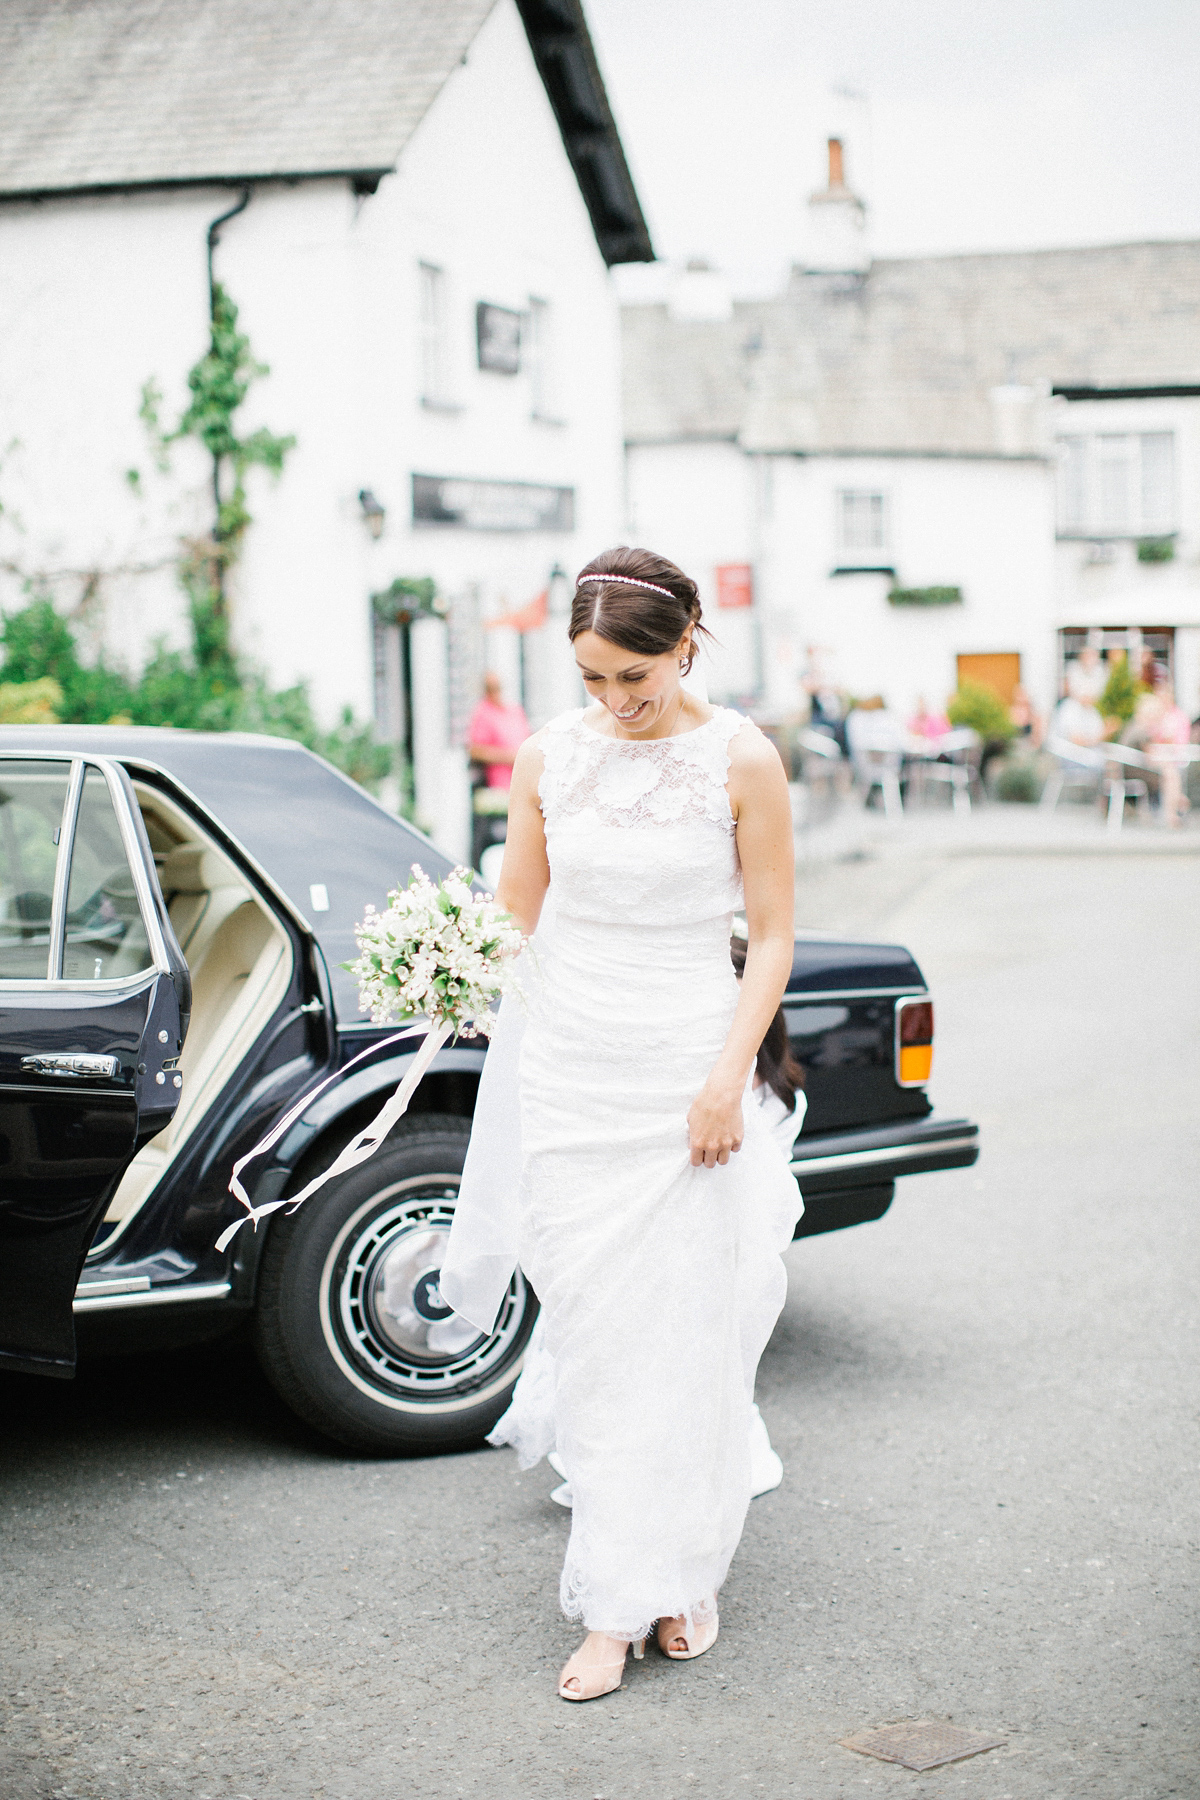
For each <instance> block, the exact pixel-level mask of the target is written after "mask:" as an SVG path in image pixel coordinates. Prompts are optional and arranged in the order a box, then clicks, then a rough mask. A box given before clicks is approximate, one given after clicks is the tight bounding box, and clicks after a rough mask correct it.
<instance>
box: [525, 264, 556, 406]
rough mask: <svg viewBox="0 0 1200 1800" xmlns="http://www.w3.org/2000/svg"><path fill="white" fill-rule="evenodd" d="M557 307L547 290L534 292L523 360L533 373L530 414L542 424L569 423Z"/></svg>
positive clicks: (528, 318)
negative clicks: (562, 392) (560, 380)
mask: <svg viewBox="0 0 1200 1800" xmlns="http://www.w3.org/2000/svg"><path fill="white" fill-rule="evenodd" d="M554 311H555V309H554V302H553V301H552V300H548V299H547V298H546V296H545V295H544V294H530V296H529V310H528V312H527V313H526V320H527V325H526V333H525V339H524V344H525V350H524V354H523V357H522V361H523V364H524V367H525V369H526V370H527V372H528V375H529V416H530V418H531V419H534V420H536V421H537V423H538V424H539V425H563V424H565V423H566V420H565V418H564V416H563V409H562V406H561V405H560V404H559V402H560V399H561V395H560V393H559V385H558V359H557V357H556V356H555V354H554V347H555V332H554Z"/></svg>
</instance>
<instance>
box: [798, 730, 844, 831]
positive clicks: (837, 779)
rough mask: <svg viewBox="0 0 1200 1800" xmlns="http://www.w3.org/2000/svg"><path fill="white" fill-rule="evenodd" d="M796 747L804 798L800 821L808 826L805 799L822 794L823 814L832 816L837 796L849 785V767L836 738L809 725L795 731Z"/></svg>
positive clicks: (808, 815) (808, 817)
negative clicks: (804, 807)
mask: <svg viewBox="0 0 1200 1800" xmlns="http://www.w3.org/2000/svg"><path fill="white" fill-rule="evenodd" d="M796 748H797V750H798V751H799V753H800V778H801V782H802V784H803V787H804V792H805V796H806V811H805V818H804V821H803V822H804V823H809V822H810V814H809V811H808V809H807V796H809V795H811V796H812V797H813V798H814V799H815V798H816V797H817V794H818V793H821V794H823V795H824V801H825V805H824V811H825V812H826V813H831V812H832V811H833V810H834V808H835V807H836V806H837V803H838V797H839V794H840V793H843V792H844V791H845V789H846V787H848V786H849V781H850V773H849V764H848V763H847V761H846V758H845V757H844V756H843V755H842V751H841V746H840V745H839V743H838V742H837V740H836V738H834V737H831V736H830V734H829V733H828V732H826V731H818V730H815V729H814V728H813V727H812V726H808V725H806V726H802V727H801V729H800V730H799V731H797V733H796Z"/></svg>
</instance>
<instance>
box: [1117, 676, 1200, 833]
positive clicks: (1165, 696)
mask: <svg viewBox="0 0 1200 1800" xmlns="http://www.w3.org/2000/svg"><path fill="white" fill-rule="evenodd" d="M1153 673H1154V686H1153V688H1152V689H1151V691H1150V692H1149V693H1148V694H1143V695H1142V696H1141V697H1140V699H1139V700H1138V703H1137V708H1136V710H1135V711H1134V715H1133V718H1132V719H1131V720H1130V721H1129V724H1128V725H1127V726H1126V728H1125V730H1124V731H1123V732H1122V733H1121V738H1122V742H1124V743H1129V744H1132V745H1133V746H1134V747H1135V748H1136V749H1139V750H1143V751H1144V752H1145V754H1146V756H1147V757H1148V758H1149V759H1150V761H1151V762H1152V763H1153V764H1154V765H1155V766H1156V768H1157V770H1158V785H1159V796H1160V802H1159V803H1160V806H1161V809H1162V818H1163V823H1164V824H1165V825H1169V826H1172V827H1176V826H1179V825H1181V824H1182V823H1183V815H1184V813H1185V812H1187V810H1188V808H1189V806H1190V804H1191V803H1190V801H1189V800H1188V799H1187V796H1186V795H1185V794H1184V791H1183V762H1182V759H1181V758H1180V757H1179V756H1178V755H1176V754H1174V752H1175V750H1176V748H1177V746H1179V745H1182V744H1186V743H1187V742H1188V740H1189V738H1190V737H1191V729H1192V728H1191V722H1190V720H1189V719H1188V716H1187V714H1186V713H1185V712H1184V710H1183V708H1182V707H1181V706H1177V705H1176V704H1175V688H1174V686H1173V684H1172V681H1171V677H1170V676H1169V675H1168V673H1167V671H1166V669H1164V668H1163V667H1162V665H1161V664H1157V665H1156V666H1155V669H1154V672H1153Z"/></svg>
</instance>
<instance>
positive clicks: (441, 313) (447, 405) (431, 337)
mask: <svg viewBox="0 0 1200 1800" xmlns="http://www.w3.org/2000/svg"><path fill="white" fill-rule="evenodd" d="M449 293H450V284H449V277H448V276H447V274H446V270H445V267H444V265H443V264H441V263H435V262H431V261H430V260H429V259H428V258H426V257H424V256H421V257H418V258H417V325H418V332H419V335H418V344H419V348H420V357H421V369H420V384H419V397H420V402H421V405H422V406H423V407H425V408H426V410H427V411H429V412H444V413H451V412H461V411H462V407H461V405H460V403H459V402H458V401H457V400H455V399H454V397H453V395H454V383H453V379H452V375H451V359H450V302H449ZM431 377H432V379H431Z"/></svg>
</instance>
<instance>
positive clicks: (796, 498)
mask: <svg viewBox="0 0 1200 1800" xmlns="http://www.w3.org/2000/svg"><path fill="white" fill-rule="evenodd" d="M628 460H629V489H630V511H631V517H632V521H633V524H634V528H635V532H636V535H637V537H638V538H639V540H640V541H643V542H647V543H651V544H652V546H653V548H655V549H661V550H663V551H664V552H665V553H666V554H667V555H669V556H672V557H673V558H674V559H675V560H676V561H678V562H679V563H681V565H682V566H683V567H684V568H685V569H687V571H688V573H689V574H691V575H693V576H695V577H696V579H697V580H698V581H700V583H701V588H702V592H703V593H704V597H705V600H706V602H707V600H708V598H709V595H710V593H711V590H712V582H713V575H712V570H713V565H714V564H715V563H717V562H724V561H741V560H745V561H750V562H752V563H753V564H754V566H755V585H756V606H755V613H756V614H757V630H758V632H759V633H760V635H761V657H762V662H761V668H762V683H763V703H764V705H765V707H766V708H767V709H768V710H770V711H772V712H777V713H787V712H790V711H793V710H794V709H795V708H796V706H797V705H798V704H799V686H798V683H799V677H800V674H801V671H802V668H803V664H804V658H805V650H806V646H808V645H809V644H813V645H816V646H818V647H820V648H822V649H824V650H825V651H826V652H827V653H828V657H827V660H830V661H831V662H832V666H833V668H834V670H835V671H836V676H837V679H838V681H839V682H840V683H841V684H842V685H844V686H845V687H846V688H848V689H849V690H850V691H851V692H852V693H855V694H859V695H866V694H872V693H882V694H883V695H884V697H885V698H886V699H887V700H888V702H889V703H890V704H892V705H894V706H896V707H897V708H899V709H901V710H907V709H909V708H911V706H912V704H913V702H914V701H915V700H916V698H917V696H918V695H924V696H925V698H926V699H928V700H929V701H931V702H932V701H935V700H936V701H941V700H944V699H945V697H946V696H947V695H948V694H949V693H951V692H952V691H953V689H954V687H955V684H956V679H957V672H956V665H955V657H956V656H957V655H959V654H962V653H968V652H984V651H1012V650H1016V651H1018V652H1019V653H1020V655H1021V658H1022V675H1023V679H1024V681H1025V683H1026V685H1027V686H1028V687H1029V688H1030V690H1031V692H1032V693H1033V694H1034V695H1035V697H1036V699H1037V700H1038V702H1039V703H1041V704H1043V705H1046V704H1049V702H1050V699H1051V696H1052V687H1053V659H1054V640H1053V624H1052V616H1053V546H1054V536H1053V534H1054V521H1053V490H1052V480H1051V474H1050V470H1049V468H1048V466H1047V465H1046V464H1045V463H1042V462H1037V461H1024V460H1021V461H1017V460H1001V459H995V460H983V459H981V460H974V461H973V460H967V459H957V458H948V457H947V458H918V457H911V458H910V457H874V458H871V457H793V456H775V457H749V456H746V455H744V454H743V453H742V452H741V451H740V450H738V448H737V447H736V446H735V445H732V444H675V445H659V446H652V447H644V446H639V447H635V448H633V449H631V450H630V452H629V459H628ZM842 488H849V489H863V490H867V491H879V492H882V493H884V494H886V495H887V496H888V501H889V511H890V520H891V538H890V543H889V546H888V548H887V549H886V550H884V551H881V552H879V554H878V556H876V555H875V554H874V553H872V554H871V556H870V558H869V560H871V561H877V562H879V563H880V564H894V566H895V568H896V570H897V581H898V584H899V585H901V586H904V587H931V586H945V587H961V588H962V590H963V595H964V602H963V604H962V605H961V606H949V607H944V608H943V607H937V608H917V607H895V606H892V605H890V604H889V603H888V600H887V593H888V589H889V587H890V586H891V585H892V584H891V581H890V580H889V578H888V577H886V576H881V575H849V576H845V575H843V576H837V577H833V578H831V576H830V571H831V570H832V569H833V568H835V567H837V566H839V565H841V564H844V563H846V562H847V560H848V558H847V556H846V554H845V553H844V552H843V551H841V550H839V548H838V544H837V537H836V518H837V512H836V496H837V493H838V490H839V489H842ZM864 560H867V558H865V557H864ZM744 619H745V615H738V614H729V613H726V614H714V615H713V618H712V622H713V624H714V628H715V629H716V630H717V631H718V633H719V634H720V635H721V636H723V637H724V636H727V635H728V625H727V621H728V622H731V623H735V624H736V625H741V624H742V623H743V621H744ZM747 667H748V664H747V663H745V662H743V663H741V664H740V665H739V664H737V663H736V661H735V659H734V658H733V657H732V656H729V657H727V658H726V659H725V660H724V661H723V662H719V663H718V670H717V682H716V685H717V687H718V689H721V690H722V691H726V692H734V691H736V689H737V688H738V687H739V686H741V685H742V682H741V680H740V679H735V677H741V676H742V675H743V674H744V672H745V670H746V668H747ZM746 686H749V683H748V682H747V683H746Z"/></svg>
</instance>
